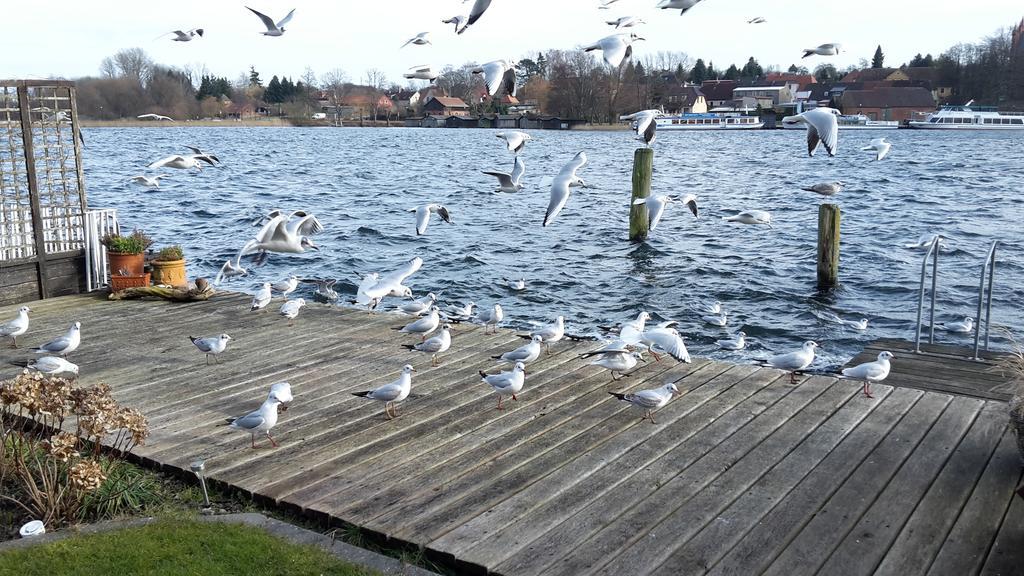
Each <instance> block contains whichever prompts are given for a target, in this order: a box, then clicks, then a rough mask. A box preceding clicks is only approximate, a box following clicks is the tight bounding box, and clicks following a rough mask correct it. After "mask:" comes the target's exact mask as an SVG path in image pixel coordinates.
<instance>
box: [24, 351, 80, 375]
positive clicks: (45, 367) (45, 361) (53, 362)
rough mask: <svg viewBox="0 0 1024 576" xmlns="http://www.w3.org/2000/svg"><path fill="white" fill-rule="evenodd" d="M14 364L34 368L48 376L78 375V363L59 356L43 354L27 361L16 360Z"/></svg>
mask: <svg viewBox="0 0 1024 576" xmlns="http://www.w3.org/2000/svg"><path fill="white" fill-rule="evenodd" d="M13 364H15V365H16V366H24V367H25V368H28V369H29V370H34V371H36V372H40V373H42V374H46V375H48V376H57V377H59V378H74V377H76V376H78V364H74V363H71V362H68V361H67V360H65V359H63V358H58V357H57V356H43V357H42V358H33V359H31V360H28V361H25V362H22V361H16V362H14V363H13Z"/></svg>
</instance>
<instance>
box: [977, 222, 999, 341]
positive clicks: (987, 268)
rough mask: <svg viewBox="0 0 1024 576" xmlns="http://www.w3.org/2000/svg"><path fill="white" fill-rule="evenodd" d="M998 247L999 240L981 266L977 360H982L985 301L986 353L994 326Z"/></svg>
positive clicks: (994, 243)
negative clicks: (990, 331) (993, 308)
mask: <svg viewBox="0 0 1024 576" xmlns="http://www.w3.org/2000/svg"><path fill="white" fill-rule="evenodd" d="M996 246H999V240H996V241H994V242H992V247H991V248H989V250H988V256H986V257H985V262H984V264H982V265H981V280H980V281H979V283H978V315H977V316H975V318H976V319H977V323H976V324H975V326H974V359H975V360H981V356H980V355H979V354H978V347H979V345H980V343H981V342H980V339H981V304H982V300H983V299H984V302H985V351H986V352H988V333H989V328H991V326H992V324H991V319H992V288H993V282H994V281H995V276H996ZM985 272H988V296H987V297H986V296H985Z"/></svg>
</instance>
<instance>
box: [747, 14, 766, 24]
mask: <svg viewBox="0 0 1024 576" xmlns="http://www.w3.org/2000/svg"><path fill="white" fill-rule="evenodd" d="M765 22H767V20H765V19H764V18H762V17H761V16H757V17H755V18H751V19H750V20H747V24H764V23H765Z"/></svg>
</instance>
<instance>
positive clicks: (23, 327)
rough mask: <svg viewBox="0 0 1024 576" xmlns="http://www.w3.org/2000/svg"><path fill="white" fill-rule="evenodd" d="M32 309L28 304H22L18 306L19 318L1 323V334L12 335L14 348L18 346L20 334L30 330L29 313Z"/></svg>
mask: <svg viewBox="0 0 1024 576" xmlns="http://www.w3.org/2000/svg"><path fill="white" fill-rule="evenodd" d="M31 311H32V309H31V308H29V307H28V306H22V307H21V308H18V317H17V318H15V319H13V320H10V321H8V322H4V323H3V324H0V336H10V337H11V345H12V346H13V347H14V348H17V347H18V336H21V335H22V334H24V333H25V332H28V313H29V312H31Z"/></svg>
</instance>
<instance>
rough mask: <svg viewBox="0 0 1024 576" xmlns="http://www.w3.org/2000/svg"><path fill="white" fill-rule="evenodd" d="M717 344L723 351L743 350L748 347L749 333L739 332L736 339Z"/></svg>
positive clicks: (718, 341) (724, 340)
mask: <svg viewBox="0 0 1024 576" xmlns="http://www.w3.org/2000/svg"><path fill="white" fill-rule="evenodd" d="M715 344H718V347H719V348H721V349H723V350H743V349H744V348H746V346H747V333H746V332H737V333H736V336H735V337H734V338H726V339H723V340H716V341H715Z"/></svg>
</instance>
